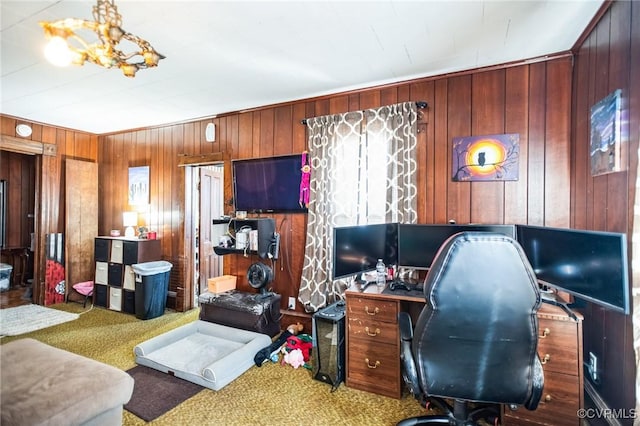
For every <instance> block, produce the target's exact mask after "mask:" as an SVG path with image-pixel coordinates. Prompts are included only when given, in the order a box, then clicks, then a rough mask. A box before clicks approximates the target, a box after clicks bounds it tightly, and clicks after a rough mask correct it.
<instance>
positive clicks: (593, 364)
mask: <svg viewBox="0 0 640 426" xmlns="http://www.w3.org/2000/svg"><path fill="white" fill-rule="evenodd" d="M589 374H590V375H591V380H593V381H594V382H597V381H598V357H597V356H596V354H594V353H593V352H589Z"/></svg>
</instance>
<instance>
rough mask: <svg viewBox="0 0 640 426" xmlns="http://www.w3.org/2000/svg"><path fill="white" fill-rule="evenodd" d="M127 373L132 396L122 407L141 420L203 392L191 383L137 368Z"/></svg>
mask: <svg viewBox="0 0 640 426" xmlns="http://www.w3.org/2000/svg"><path fill="white" fill-rule="evenodd" d="M127 373H129V374H130V375H131V377H133V380H134V385H133V395H132V396H131V400H129V402H128V403H127V404H126V405H125V406H124V408H125V410H127V411H130V412H132V413H133V414H135V415H136V416H138V417H140V418H141V419H142V420H145V421H147V422H150V421H152V420H155V419H156V418H158V417H160V416H161V415H163V414H164V413H166V412H167V411H169V410H171V409H173V408H174V407H176V406H177V405H178V404H180V403H182V402H184V401H186V400H187V399H189V398H191V397H192V396H194V395H195V394H197V393H198V392H200V391H201V390H203V389H205V388H203V387H202V386H200V385H197V384H195V383H191V382H188V381H186V380H182V379H180V378H178V377H174V376H172V375H169V374H166V373H163V372H161V371H158V370H154V369H153V368H149V367H145V366H143V365H138V366H135V367H133V368H132V369H130V370H127Z"/></svg>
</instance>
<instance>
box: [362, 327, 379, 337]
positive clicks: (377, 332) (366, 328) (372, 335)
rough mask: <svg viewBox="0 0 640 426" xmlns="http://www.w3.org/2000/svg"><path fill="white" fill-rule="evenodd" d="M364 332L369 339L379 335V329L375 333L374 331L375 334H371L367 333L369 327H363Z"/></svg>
mask: <svg viewBox="0 0 640 426" xmlns="http://www.w3.org/2000/svg"><path fill="white" fill-rule="evenodd" d="M364 331H365V332H366V333H367V335H369V336H371V337H376V336H377V335H378V334H380V329H379V328H376V331H375V332H373V333H371V332H370V331H369V327H365V328H364Z"/></svg>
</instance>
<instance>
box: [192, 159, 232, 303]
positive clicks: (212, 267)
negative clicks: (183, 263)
mask: <svg viewBox="0 0 640 426" xmlns="http://www.w3.org/2000/svg"><path fill="white" fill-rule="evenodd" d="M189 169H191V173H192V179H193V182H194V185H192V191H193V193H192V194H191V195H192V196H191V199H192V200H193V203H194V205H193V208H192V209H191V212H192V215H193V217H192V218H191V219H192V220H191V224H192V225H191V226H192V227H193V229H192V230H191V235H193V236H194V238H193V246H192V250H193V251H192V253H193V257H192V258H193V262H192V268H193V270H192V276H193V283H194V286H193V295H192V297H193V306H197V305H198V296H199V295H200V294H201V293H203V292H205V291H206V290H207V288H208V285H207V280H208V279H209V278H213V277H218V276H220V275H222V273H223V258H222V256H218V255H217V254H215V252H214V251H213V248H214V247H215V246H216V245H217V244H218V242H219V239H220V235H219V232H216V229H215V228H214V227H213V226H212V220H213V219H216V218H220V217H221V216H222V215H223V213H224V167H223V164H222V163H220V164H210V165H201V166H193V167H189Z"/></svg>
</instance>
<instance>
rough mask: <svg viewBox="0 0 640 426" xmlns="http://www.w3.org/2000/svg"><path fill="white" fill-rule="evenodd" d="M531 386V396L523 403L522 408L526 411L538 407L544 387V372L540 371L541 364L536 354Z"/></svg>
mask: <svg viewBox="0 0 640 426" xmlns="http://www.w3.org/2000/svg"><path fill="white" fill-rule="evenodd" d="M532 380H533V386H532V387H531V396H530V397H529V399H528V400H527V401H526V402H525V403H524V407H525V408H526V409H527V410H535V409H536V408H537V407H538V402H539V401H540V398H541V397H542V388H543V387H544V370H543V369H542V363H541V362H540V358H539V357H538V355H537V354H536V358H535V361H534V363H533V377H532Z"/></svg>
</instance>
